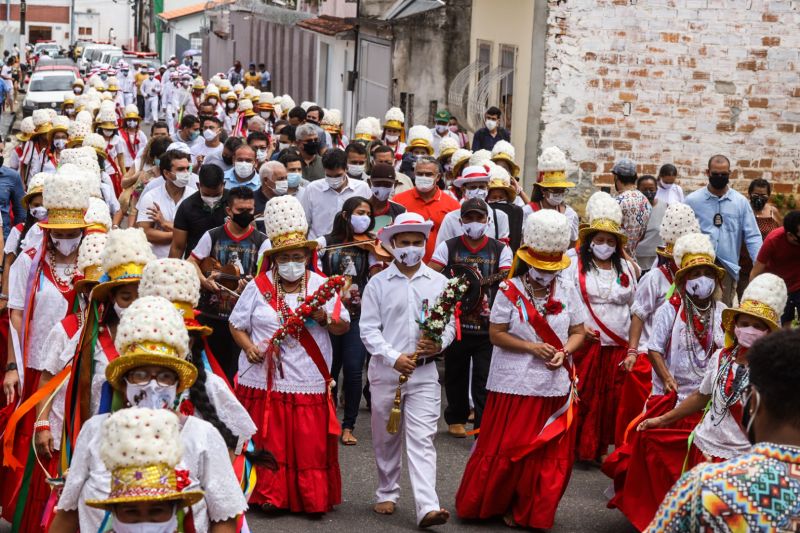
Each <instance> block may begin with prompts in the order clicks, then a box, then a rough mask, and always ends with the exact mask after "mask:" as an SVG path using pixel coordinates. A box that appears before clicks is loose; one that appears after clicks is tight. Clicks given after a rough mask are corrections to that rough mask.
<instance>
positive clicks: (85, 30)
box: [78, 26, 92, 35]
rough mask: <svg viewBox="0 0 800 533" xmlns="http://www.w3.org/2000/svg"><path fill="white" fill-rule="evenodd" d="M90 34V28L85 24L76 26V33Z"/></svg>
mask: <svg viewBox="0 0 800 533" xmlns="http://www.w3.org/2000/svg"><path fill="white" fill-rule="evenodd" d="M91 34H92V28H87V27H85V26H81V27H80V28H78V35H91Z"/></svg>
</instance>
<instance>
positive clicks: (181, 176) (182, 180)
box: [172, 170, 192, 189]
mask: <svg viewBox="0 0 800 533" xmlns="http://www.w3.org/2000/svg"><path fill="white" fill-rule="evenodd" d="M191 177H192V174H191V173H190V172H189V171H188V170H187V171H186V172H176V173H175V179H174V180H172V184H173V185H175V186H176V187H178V188H180V189H183V188H184V187H186V186H187V185H189V179H190V178H191Z"/></svg>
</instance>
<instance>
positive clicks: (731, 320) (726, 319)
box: [722, 307, 781, 342]
mask: <svg viewBox="0 0 800 533" xmlns="http://www.w3.org/2000/svg"><path fill="white" fill-rule="evenodd" d="M739 315H747V316H751V317H753V318H757V319H759V320H761V321H762V322H764V323H765V324H766V325H767V326H768V327H769V330H770V331H777V330H779V329H780V327H781V326H780V325H779V324H778V323H777V322H775V321H774V320H772V319H771V318H767V317H765V316H764V315H760V314H758V313H756V312H754V311H750V310H748V309H741V308H739V307H729V308H727V309H723V310H722V328H723V330H724V331H725V336H726V337H727V336H728V335H729V334H730V335H731V342H732V341H733V327H734V325H735V323H736V318H737V317H738V316H739Z"/></svg>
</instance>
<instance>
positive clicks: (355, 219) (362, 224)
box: [350, 215, 372, 234]
mask: <svg viewBox="0 0 800 533" xmlns="http://www.w3.org/2000/svg"><path fill="white" fill-rule="evenodd" d="M371 223H372V219H371V218H370V217H369V216H368V215H350V225H351V226H353V231H354V232H355V233H357V234H361V233H364V232H365V231H367V228H369V225H370V224H371Z"/></svg>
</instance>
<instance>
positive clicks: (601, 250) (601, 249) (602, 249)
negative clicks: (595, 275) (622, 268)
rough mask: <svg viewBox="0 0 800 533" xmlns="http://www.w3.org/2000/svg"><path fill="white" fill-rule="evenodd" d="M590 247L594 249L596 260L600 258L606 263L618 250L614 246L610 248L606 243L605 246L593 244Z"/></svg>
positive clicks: (593, 253)
mask: <svg viewBox="0 0 800 533" xmlns="http://www.w3.org/2000/svg"><path fill="white" fill-rule="evenodd" d="M590 246H591V248H592V255H594V256H595V257H596V258H598V259H599V260H601V261H605V260H606V259H608V258H609V257H611V256H612V255H613V254H614V252H615V251H616V250H617V249H616V248H614V247H613V246H609V245H608V244H606V243H603V244H595V243H592V244H591V245H590Z"/></svg>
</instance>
